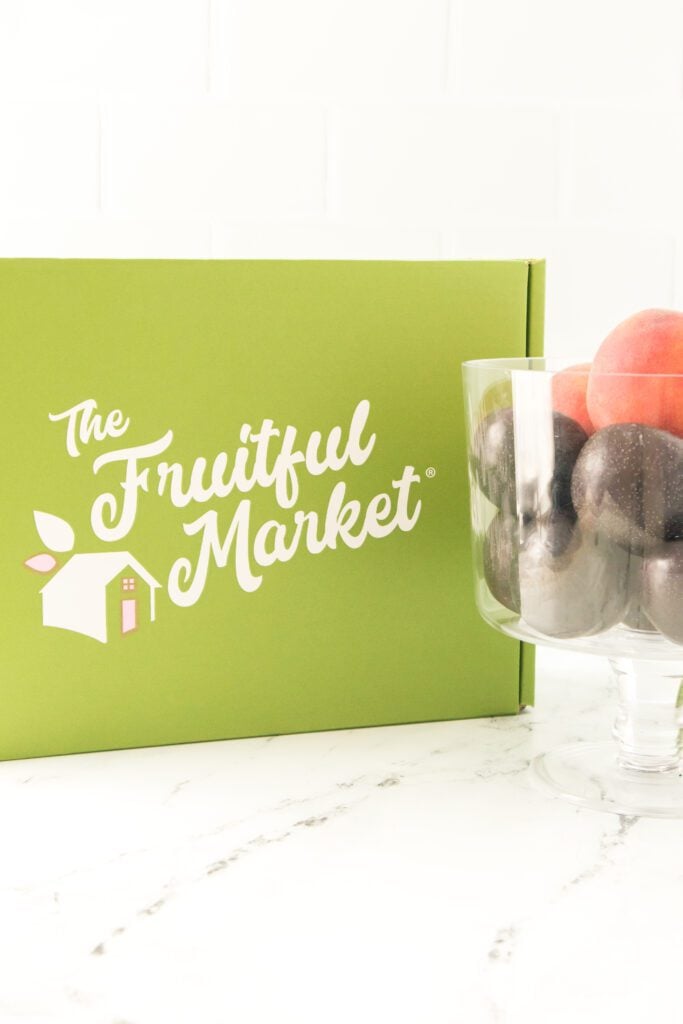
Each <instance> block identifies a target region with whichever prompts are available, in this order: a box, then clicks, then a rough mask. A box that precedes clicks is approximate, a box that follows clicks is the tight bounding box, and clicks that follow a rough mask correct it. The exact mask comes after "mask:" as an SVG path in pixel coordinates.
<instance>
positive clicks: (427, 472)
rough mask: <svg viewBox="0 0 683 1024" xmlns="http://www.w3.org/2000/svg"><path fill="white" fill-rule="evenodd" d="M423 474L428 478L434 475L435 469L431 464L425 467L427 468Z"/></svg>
mask: <svg viewBox="0 0 683 1024" xmlns="http://www.w3.org/2000/svg"><path fill="white" fill-rule="evenodd" d="M425 476H428V477H429V479H430V480H431V478H432V477H433V476H436V470H435V469H434V467H433V466H428V467H427V469H426V470H425Z"/></svg>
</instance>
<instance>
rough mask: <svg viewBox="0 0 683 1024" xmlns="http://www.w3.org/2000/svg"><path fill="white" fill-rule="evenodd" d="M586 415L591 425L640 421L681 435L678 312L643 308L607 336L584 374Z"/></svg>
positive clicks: (682, 330)
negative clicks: (591, 364) (586, 389)
mask: <svg viewBox="0 0 683 1024" xmlns="http://www.w3.org/2000/svg"><path fill="white" fill-rule="evenodd" d="M620 374H623V375H625V376H619V375H620ZM657 374H658V375H659V376H656V375H657ZM650 375H652V376H650ZM676 375H678V376H676ZM588 414H589V416H590V418H591V420H592V421H593V426H594V427H595V429H596V430H600V429H601V428H602V427H607V426H609V425H610V424H612V423H642V424H644V425H645V426H647V427H656V428H658V429H659V430H668V431H669V432H670V433H672V434H677V435H678V436H679V437H683V313H679V312H677V311H675V310H671V309H644V310H643V311H642V312H641V313H635V314H634V315H633V316H631V317H629V318H628V319H627V320H624V321H623V322H622V323H620V324H618V325H617V327H615V328H614V330H613V331H612V332H611V333H610V334H608V335H607V337H606V338H605V340H604V341H603V343H602V345H601V346H600V348H599V349H598V352H597V355H596V357H595V359H594V360H593V367H592V369H591V372H590V376H589V379H588Z"/></svg>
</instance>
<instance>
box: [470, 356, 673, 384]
mask: <svg viewBox="0 0 683 1024" xmlns="http://www.w3.org/2000/svg"><path fill="white" fill-rule="evenodd" d="M548 364H550V365H548ZM586 364H588V369H577V367H579V366H582V365H586ZM590 364H591V360H590V359H584V358H582V357H580V356H579V357H577V358H576V362H574V363H572V364H570V365H569V366H567V361H566V359H562V358H560V357H558V356H512V357H510V358H509V359H508V358H505V357H499V358H495V359H466V360H464V362H463V363H462V369H463V370H499V371H500V370H508V371H510V372H513V371H514V372H517V373H519V372H523V371H527V372H529V373H541V374H546V375H547V376H550V377H554V376H556V375H557V374H558V373H564V374H566V375H567V376H571V375H575V376H577V377H579V376H580V377H584V376H586V375H587V374H588V373H589V372H593V373H595V375H596V376H599V377H615V378H619V377H637V378H639V379H641V380H642V379H646V378H651V379H652V380H657V379H659V378H662V379H672V380H676V379H679V380H683V372H682V373H653V372H651V371H649V370H643V371H640V372H636V371H621V370H599V371H592V370H591V365H590Z"/></svg>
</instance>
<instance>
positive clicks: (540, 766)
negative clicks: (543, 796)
mask: <svg viewBox="0 0 683 1024" xmlns="http://www.w3.org/2000/svg"><path fill="white" fill-rule="evenodd" d="M531 768H532V771H533V774H534V777H535V779H536V781H537V782H538V783H539V784H540V785H541V787H542V788H543V789H544V790H546V791H548V790H549V791H550V792H552V793H553V794H554V795H555V796H561V797H562V798H563V799H565V800H569V801H571V803H573V804H576V805H577V806H579V807H588V808H590V809H591V810H594V811H607V812H610V813H612V814H627V815H632V816H640V817H647V818H683V775H682V774H681V768H680V767H679V769H678V770H677V771H668V772H648V771H634V770H631V769H627V768H622V767H620V765H619V764H618V763H617V748H616V744H615V743H614V742H613V741H609V742H604V743H574V744H572V745H571V746H566V747H559V748H558V749H557V750H552V751H550V752H549V753H547V754H539V756H538V757H536V758H535V759H534V760H533V761H532V763H531Z"/></svg>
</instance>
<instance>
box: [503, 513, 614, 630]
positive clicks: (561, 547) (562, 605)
mask: <svg viewBox="0 0 683 1024" xmlns="http://www.w3.org/2000/svg"><path fill="white" fill-rule="evenodd" d="M628 562H629V559H628V553H627V552H626V551H624V550H623V549H622V548H620V547H619V546H618V545H616V544H613V543H612V542H611V541H610V540H609V539H608V538H607V537H605V536H604V535H603V534H600V533H597V532H595V531H593V530H586V529H583V528H582V527H581V525H580V523H578V522H576V520H575V519H574V517H573V516H569V515H566V514H562V513H558V514H551V515H548V516H543V517H540V518H539V519H537V520H535V521H533V522H532V523H531V524H529V526H527V527H526V528H525V529H524V536H523V538H522V542H521V545H520V549H519V592H520V604H521V613H522V616H523V618H524V621H525V622H526V623H528V625H529V626H531V627H532V628H533V629H535V630H537V632H539V633H542V634H544V635H545V636H549V637H554V638H572V637H580V636H594V635H596V634H598V633H602V632H604V631H605V630H608V629H611V628H612V627H613V626H616V625H617V623H619V622H620V621H621V620H622V618H623V617H624V614H625V613H626V609H627V606H628Z"/></svg>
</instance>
